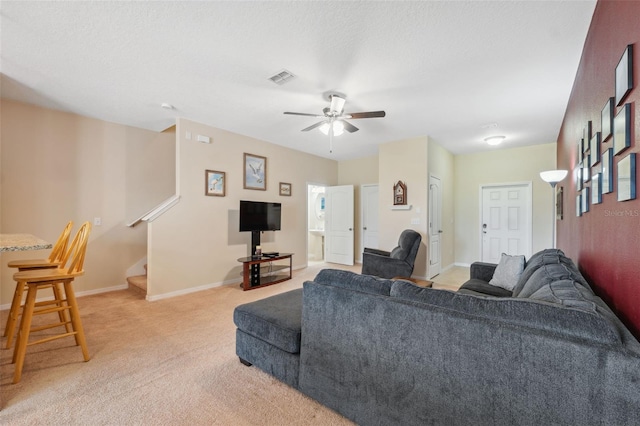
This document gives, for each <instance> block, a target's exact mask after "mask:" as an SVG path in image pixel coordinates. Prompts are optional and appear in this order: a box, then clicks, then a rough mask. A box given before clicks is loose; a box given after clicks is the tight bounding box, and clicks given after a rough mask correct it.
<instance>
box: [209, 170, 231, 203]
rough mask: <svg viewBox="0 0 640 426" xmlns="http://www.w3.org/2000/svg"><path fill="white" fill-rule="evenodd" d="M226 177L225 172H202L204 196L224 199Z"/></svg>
mask: <svg viewBox="0 0 640 426" xmlns="http://www.w3.org/2000/svg"><path fill="white" fill-rule="evenodd" d="M226 188H227V177H226V173H225V172H218V171H216V170H205V171H204V195H211V196H214V197H224V196H225V195H226Z"/></svg>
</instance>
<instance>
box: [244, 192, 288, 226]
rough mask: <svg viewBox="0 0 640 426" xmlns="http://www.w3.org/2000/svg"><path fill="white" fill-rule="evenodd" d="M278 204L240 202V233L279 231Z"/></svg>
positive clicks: (279, 208) (280, 209)
mask: <svg viewBox="0 0 640 426" xmlns="http://www.w3.org/2000/svg"><path fill="white" fill-rule="evenodd" d="M281 211H282V205H281V204H280V203H266V202H261V201H244V200H240V232H245V231H279V230H280V212H281Z"/></svg>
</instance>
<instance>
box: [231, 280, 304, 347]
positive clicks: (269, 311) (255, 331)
mask: <svg viewBox="0 0 640 426" xmlns="http://www.w3.org/2000/svg"><path fill="white" fill-rule="evenodd" d="M233 322H234V323H235V325H236V326H237V327H238V328H239V329H240V330H242V331H244V332H245V333H247V334H249V335H251V336H254V337H257V338H258V339H261V340H264V341H265V342H267V343H270V344H272V345H273V346H276V347H278V348H280V349H282V350H283V351H286V352H289V353H292V354H297V353H300V330H301V329H302V325H301V324H302V289H301V288H300V289H297V290H292V291H288V292H286V293H282V294H277V295H275V296H271V297H267V298H265V299H262V300H257V301H255V302H251V303H245V304H244V305H239V306H237V307H236V309H235V310H234V311H233Z"/></svg>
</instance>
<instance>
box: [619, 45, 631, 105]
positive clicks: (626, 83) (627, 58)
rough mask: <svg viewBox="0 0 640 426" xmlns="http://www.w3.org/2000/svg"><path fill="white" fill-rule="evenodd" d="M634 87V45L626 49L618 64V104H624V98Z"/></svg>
mask: <svg viewBox="0 0 640 426" xmlns="http://www.w3.org/2000/svg"><path fill="white" fill-rule="evenodd" d="M631 89H633V45H632V44H630V45H628V46H627V47H626V48H625V49H624V53H623V54H622V57H621V58H620V61H619V62H618V65H617V66H616V105H618V106H620V105H622V102H624V98H625V97H626V96H627V94H628V93H629V92H630V91H631Z"/></svg>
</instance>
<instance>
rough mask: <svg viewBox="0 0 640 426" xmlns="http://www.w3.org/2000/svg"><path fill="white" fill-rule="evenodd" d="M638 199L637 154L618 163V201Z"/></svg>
mask: <svg viewBox="0 0 640 426" xmlns="http://www.w3.org/2000/svg"><path fill="white" fill-rule="evenodd" d="M635 198H636V154H635V153H634V154H629V155H627V156H626V157H624V158H623V159H622V160H620V161H618V201H628V200H635Z"/></svg>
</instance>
